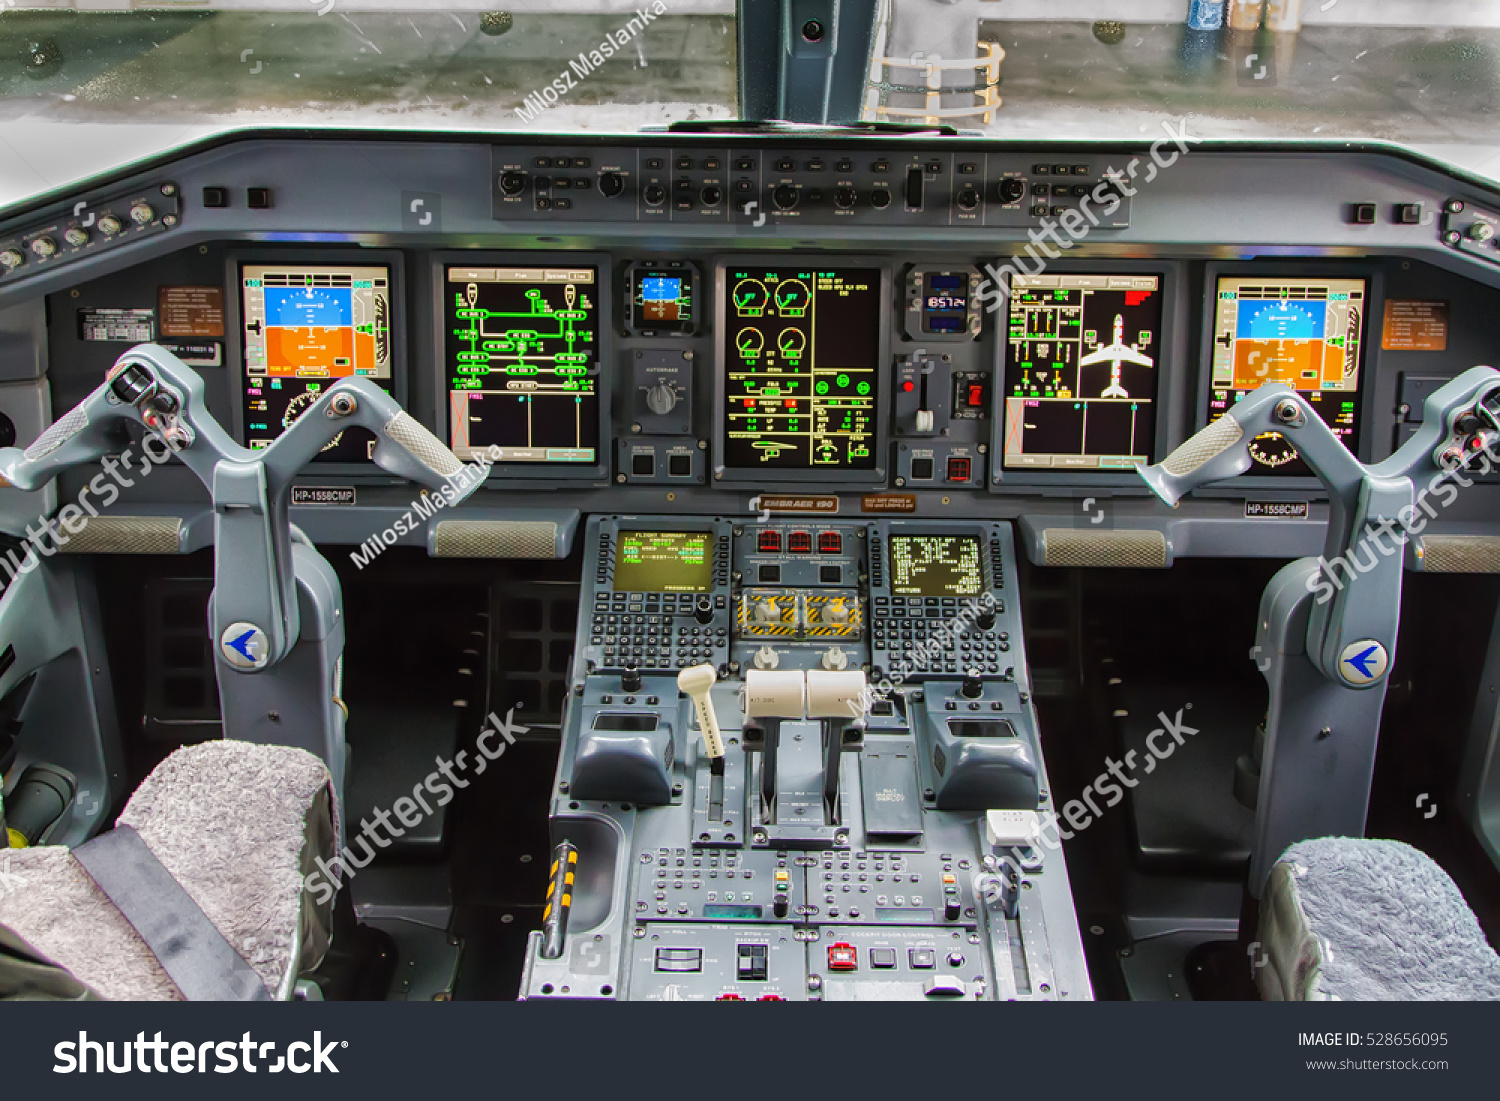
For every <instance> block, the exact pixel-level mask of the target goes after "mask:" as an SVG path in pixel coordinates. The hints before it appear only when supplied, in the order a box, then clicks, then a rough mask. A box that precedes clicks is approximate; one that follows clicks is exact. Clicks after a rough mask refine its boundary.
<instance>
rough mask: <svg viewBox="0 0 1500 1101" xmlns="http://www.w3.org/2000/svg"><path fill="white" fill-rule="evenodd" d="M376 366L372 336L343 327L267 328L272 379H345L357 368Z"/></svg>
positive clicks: (267, 353)
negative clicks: (302, 377)
mask: <svg viewBox="0 0 1500 1101" xmlns="http://www.w3.org/2000/svg"><path fill="white" fill-rule="evenodd" d="M336 361H342V362H336ZM374 362H375V338H374V336H373V335H372V334H370V333H362V332H356V331H355V330H353V329H350V328H346V327H343V326H339V327H336V328H308V327H305V326H280V325H271V326H267V328H266V373H267V374H270V375H282V376H288V375H298V374H302V375H304V376H306V375H309V374H317V375H326V376H327V377H329V378H346V377H348V376H349V375H352V374H354V369H355V368H356V367H359V366H364V367H369V366H370V365H371V364H373V363H374Z"/></svg>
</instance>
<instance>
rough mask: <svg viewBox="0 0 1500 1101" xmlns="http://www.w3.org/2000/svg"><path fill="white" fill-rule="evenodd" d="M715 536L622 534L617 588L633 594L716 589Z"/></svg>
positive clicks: (618, 545) (618, 547)
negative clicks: (712, 547)
mask: <svg viewBox="0 0 1500 1101" xmlns="http://www.w3.org/2000/svg"><path fill="white" fill-rule="evenodd" d="M711 539H712V536H711V535H709V533H707V532H701V531H686V532H684V531H622V532H620V534H619V540H618V542H617V543H616V545H615V574H614V588H615V591H616V592H622V593H624V592H630V593H706V592H708V591H709V589H710V588H712V587H713V559H712V556H711V555H710V554H709V543H710V540H711Z"/></svg>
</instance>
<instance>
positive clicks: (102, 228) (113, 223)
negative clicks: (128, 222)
mask: <svg viewBox="0 0 1500 1101" xmlns="http://www.w3.org/2000/svg"><path fill="white" fill-rule="evenodd" d="M124 228H125V224H124V223H123V222H121V221H120V219H118V218H116V217H115V216H114V215H113V214H106V215H104V217H102V218H100V219H99V232H100V233H102V234H104V236H106V237H113V236H114V235H115V234H116V233H119V232H120V230H122V229H124Z"/></svg>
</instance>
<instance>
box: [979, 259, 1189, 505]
mask: <svg viewBox="0 0 1500 1101" xmlns="http://www.w3.org/2000/svg"><path fill="white" fill-rule="evenodd" d="M1022 260H1023V263H1024V262H1025V261H1026V258H1025V257H1022ZM1012 262H1014V258H1013V257H1004V258H1001V259H999V260H995V261H993V263H994V265H995V266H996V267H997V268H999V267H1002V266H1003V265H1005V264H1007V263H1012ZM1018 266H1019V265H1018ZM1021 274H1023V275H1024V274H1025V272H1022V273H1021ZM1038 274H1046V275H1094V274H1098V275H1133V274H1138V275H1155V276H1157V277H1159V278H1160V279H1161V291H1160V294H1161V296H1162V312H1161V317H1162V323H1161V334H1160V340H1159V347H1160V348H1161V349H1162V353H1161V360H1162V362H1161V364H1160V365H1159V367H1158V368H1157V369H1158V372H1159V373H1158V376H1157V382H1156V426H1155V430H1154V431H1153V433H1152V444H1151V461H1152V462H1160V461H1161V460H1162V459H1163V458H1164V457H1165V456H1166V455H1167V452H1168V451H1169V450H1170V448H1169V447H1168V443H1169V442H1170V441H1171V439H1172V426H1173V425H1174V424H1176V423H1178V421H1179V420H1180V419H1181V417H1180V410H1181V409H1182V408H1183V407H1184V406H1186V405H1187V404H1188V403H1189V402H1191V400H1192V399H1191V394H1190V391H1189V386H1188V384H1187V383H1186V382H1185V380H1184V378H1183V376H1184V373H1185V372H1184V371H1183V370H1182V369H1181V366H1180V365H1182V364H1185V363H1187V362H1188V359H1189V355H1188V346H1187V339H1186V332H1187V325H1186V308H1185V304H1184V293H1185V290H1184V288H1185V287H1186V285H1187V279H1186V278H1185V264H1184V263H1183V262H1182V261H1176V260H1139V261H1136V260H1095V261H1083V260H1073V261H1067V262H1062V261H1059V262H1055V263H1050V264H1048V265H1047V267H1046V271H1045V272H1040V273H1038ZM1002 314H1003V316H1001V315H1002ZM1009 325H1010V297H1009V295H1008V294H1007V296H1006V299H1005V304H1004V306H1003V307H1002V309H1001V310H999V311H996V312H995V314H993V315H992V320H991V322H990V324H989V326H988V327H989V329H990V331H991V332H992V333H993V334H994V343H993V346H992V348H991V352H990V370H991V373H992V375H993V378H994V383H993V385H992V386H991V390H992V395H991V399H990V457H991V461H990V487H989V488H990V490H991V492H1002V493H1003V492H1009V491H1010V490H1012V489H1015V488H1017V487H1021V486H1038V487H1041V486H1054V485H1059V484H1061V485H1072V486H1078V485H1080V483H1083V484H1086V485H1087V486H1088V487H1089V488H1090V489H1093V488H1096V487H1098V488H1113V487H1118V488H1120V489H1134V490H1139V491H1140V492H1142V493H1148V492H1149V490H1147V489H1146V486H1145V483H1144V482H1142V481H1141V479H1140V475H1138V474H1137V473H1136V472H1135V471H1134V470H1129V469H1114V470H1100V469H1090V468H1088V467H1070V468H1067V469H1055V468H1054V469H1050V470H1036V469H1021V468H1017V469H1013V470H1011V469H1006V467H1005V389H1006V387H1005V368H1006V360H1007V358H1008V357H1009V354H1010V342H1009V340H1008V339H1007V335H1008V332H1009Z"/></svg>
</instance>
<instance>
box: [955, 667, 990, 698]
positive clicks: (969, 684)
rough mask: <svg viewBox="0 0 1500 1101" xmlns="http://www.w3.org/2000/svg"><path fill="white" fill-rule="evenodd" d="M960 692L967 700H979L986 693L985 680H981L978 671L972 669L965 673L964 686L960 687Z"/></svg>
mask: <svg viewBox="0 0 1500 1101" xmlns="http://www.w3.org/2000/svg"><path fill="white" fill-rule="evenodd" d="M959 692H960V693H961V694H962V695H963V698H964V699H966V700H977V699H978V698H979V697H980V696H982V695H984V681H982V680H980V678H979V674H978V673H976V672H974V671H973V670H970V671H969V672H967V673H965V674H964V683H963V687H962V688H960V689H959Z"/></svg>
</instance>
